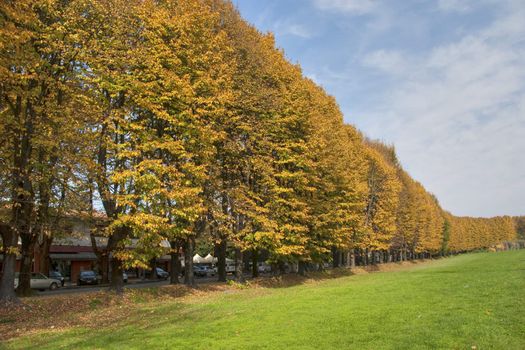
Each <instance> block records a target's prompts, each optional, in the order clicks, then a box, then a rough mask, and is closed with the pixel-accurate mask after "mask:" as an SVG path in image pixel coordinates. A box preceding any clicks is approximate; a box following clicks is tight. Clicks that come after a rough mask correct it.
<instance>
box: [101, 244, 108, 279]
mask: <svg viewBox="0 0 525 350" xmlns="http://www.w3.org/2000/svg"><path fill="white" fill-rule="evenodd" d="M99 260H100V272H101V275H102V281H101V282H102V284H108V283H109V253H108V251H107V250H106V249H104V251H103V252H102V253H101V254H100V259H99Z"/></svg>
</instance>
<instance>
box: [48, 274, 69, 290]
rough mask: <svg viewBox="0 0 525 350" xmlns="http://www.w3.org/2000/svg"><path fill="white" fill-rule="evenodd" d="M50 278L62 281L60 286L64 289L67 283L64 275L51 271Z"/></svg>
mask: <svg viewBox="0 0 525 350" xmlns="http://www.w3.org/2000/svg"><path fill="white" fill-rule="evenodd" d="M49 278H54V279H56V280H59V281H60V285H61V286H62V287H64V283H65V281H66V279H65V278H64V276H62V274H61V273H60V272H58V271H49Z"/></svg>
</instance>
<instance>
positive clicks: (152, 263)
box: [149, 258, 158, 280]
mask: <svg viewBox="0 0 525 350" xmlns="http://www.w3.org/2000/svg"><path fill="white" fill-rule="evenodd" d="M149 266H150V268H151V270H150V274H149V279H150V280H156V279H157V278H158V276H157V259H155V258H153V259H151V261H150V262H149Z"/></svg>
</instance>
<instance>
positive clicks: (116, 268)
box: [109, 257, 124, 295]
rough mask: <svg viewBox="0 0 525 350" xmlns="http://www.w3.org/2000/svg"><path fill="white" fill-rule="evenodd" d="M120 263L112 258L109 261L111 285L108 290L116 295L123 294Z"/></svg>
mask: <svg viewBox="0 0 525 350" xmlns="http://www.w3.org/2000/svg"><path fill="white" fill-rule="evenodd" d="M122 272H123V271H122V262H121V261H120V260H118V259H115V258H114V257H113V258H112V259H111V285H110V287H109V289H110V290H113V291H115V293H117V294H119V295H120V294H123V293H124V279H123V277H122Z"/></svg>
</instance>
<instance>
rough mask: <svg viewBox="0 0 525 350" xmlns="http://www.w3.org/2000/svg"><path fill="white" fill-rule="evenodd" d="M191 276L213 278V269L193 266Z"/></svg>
mask: <svg viewBox="0 0 525 350" xmlns="http://www.w3.org/2000/svg"><path fill="white" fill-rule="evenodd" d="M193 274H194V275H195V276H199V277H209V276H215V269H213V268H212V267H210V266H205V265H193Z"/></svg>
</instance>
